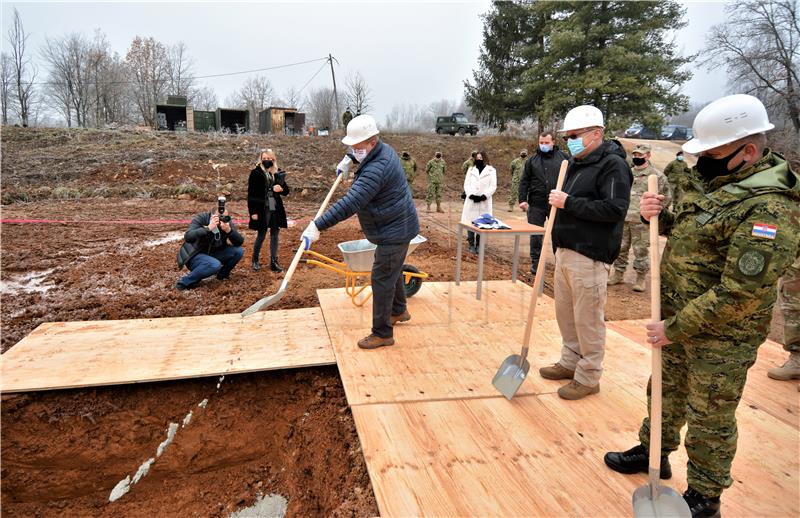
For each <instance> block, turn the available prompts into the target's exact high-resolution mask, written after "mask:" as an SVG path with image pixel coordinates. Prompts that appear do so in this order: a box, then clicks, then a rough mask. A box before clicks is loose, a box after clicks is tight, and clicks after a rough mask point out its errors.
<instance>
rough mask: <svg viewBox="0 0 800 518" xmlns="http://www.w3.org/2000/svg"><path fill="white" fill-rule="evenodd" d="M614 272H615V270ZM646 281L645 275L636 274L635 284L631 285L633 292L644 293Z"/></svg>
mask: <svg viewBox="0 0 800 518" xmlns="http://www.w3.org/2000/svg"><path fill="white" fill-rule="evenodd" d="M615 272H616V270H615ZM646 280H647V274H646V273H639V272H636V283H635V284H634V285H633V291H638V292H639V293H641V292H643V291H644V283H645V281H646Z"/></svg>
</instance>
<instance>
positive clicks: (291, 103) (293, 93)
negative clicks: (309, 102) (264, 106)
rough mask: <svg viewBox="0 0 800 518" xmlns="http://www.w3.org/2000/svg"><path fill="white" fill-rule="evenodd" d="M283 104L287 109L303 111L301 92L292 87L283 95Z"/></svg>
mask: <svg viewBox="0 0 800 518" xmlns="http://www.w3.org/2000/svg"><path fill="white" fill-rule="evenodd" d="M281 104H283V105H284V107H285V108H295V109H297V111H303V97H302V94H301V92H300V90H298V89H297V88H296V87H295V86H290V87H289V88H288V89H287V90H286V91H285V92H284V93H283V97H282V98H281Z"/></svg>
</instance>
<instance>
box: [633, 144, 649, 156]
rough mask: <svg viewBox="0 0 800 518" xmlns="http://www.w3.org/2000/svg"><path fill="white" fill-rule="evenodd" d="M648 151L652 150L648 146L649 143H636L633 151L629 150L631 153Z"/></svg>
mask: <svg viewBox="0 0 800 518" xmlns="http://www.w3.org/2000/svg"><path fill="white" fill-rule="evenodd" d="M650 151H652V149H651V148H650V144H636V146H634V148H633V151H631V153H641V154H645V153H649V152H650Z"/></svg>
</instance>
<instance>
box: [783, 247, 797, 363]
mask: <svg viewBox="0 0 800 518" xmlns="http://www.w3.org/2000/svg"><path fill="white" fill-rule="evenodd" d="M779 300H780V308H781V311H782V312H783V348H784V349H786V350H787V351H789V352H790V353H800V259H798V260H797V261H795V263H794V264H793V265H792V266H790V267H789V269H788V270H786V273H784V274H783V277H781V283H780V299H779Z"/></svg>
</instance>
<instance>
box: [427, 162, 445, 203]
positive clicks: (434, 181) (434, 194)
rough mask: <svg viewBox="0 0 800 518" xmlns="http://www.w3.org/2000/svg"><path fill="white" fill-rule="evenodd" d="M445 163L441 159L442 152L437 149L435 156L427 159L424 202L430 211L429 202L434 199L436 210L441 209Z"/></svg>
mask: <svg viewBox="0 0 800 518" xmlns="http://www.w3.org/2000/svg"><path fill="white" fill-rule="evenodd" d="M446 167H447V164H446V163H445V161H444V160H443V159H442V153H441V152H439V151H437V152H436V156H435V157H434V158H432V159H431V160H429V161H428V165H427V166H425V172H426V173H428V195H427V196H426V197H425V202H426V203H427V204H428V212H430V211H431V202H433V201H434V200H436V212H444V211H443V210H442V191H443V190H444V172H445V168H446Z"/></svg>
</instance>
